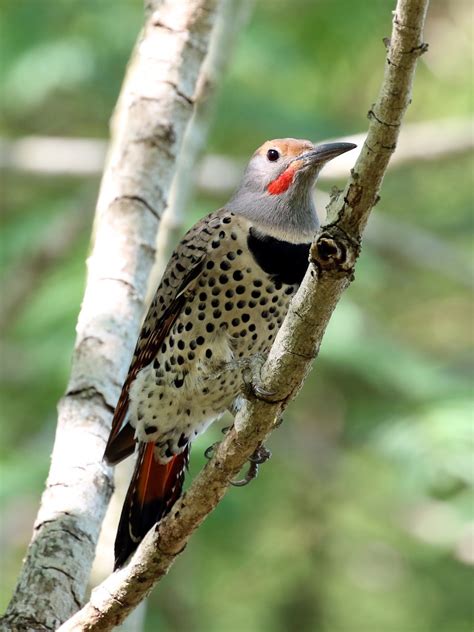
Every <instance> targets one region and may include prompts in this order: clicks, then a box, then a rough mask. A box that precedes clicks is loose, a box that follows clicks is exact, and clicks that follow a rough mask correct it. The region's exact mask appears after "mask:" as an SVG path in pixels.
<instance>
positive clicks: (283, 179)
mask: <svg viewBox="0 0 474 632" xmlns="http://www.w3.org/2000/svg"><path fill="white" fill-rule="evenodd" d="M294 176H295V170H294V169H293V168H292V167H288V169H286V170H285V171H284V172H283V173H282V174H281V175H279V176H278V178H276V179H275V180H273V182H270V184H269V185H268V187H267V191H268V192H269V193H270V195H279V194H280V193H284V192H285V191H286V190H287V189H288V187H289V186H290V185H291V183H292V182H293V178H294Z"/></svg>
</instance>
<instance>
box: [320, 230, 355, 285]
mask: <svg viewBox="0 0 474 632" xmlns="http://www.w3.org/2000/svg"><path fill="white" fill-rule="evenodd" d="M359 251H360V243H359V242H358V241H355V240H354V239H351V238H350V237H349V236H348V235H347V234H346V233H345V232H344V231H343V230H342V229H341V228H339V227H338V226H336V225H332V226H328V227H327V228H326V229H325V230H323V232H322V233H321V234H320V235H319V236H318V237H317V238H316V240H315V242H314V243H313V245H312V246H311V254H310V258H311V262H312V263H313V264H314V265H316V266H317V267H318V268H319V269H321V270H327V271H329V270H331V271H339V272H344V273H347V272H352V270H353V268H354V265H355V262H356V260H357V257H358V256H359Z"/></svg>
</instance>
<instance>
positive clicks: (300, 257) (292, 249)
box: [247, 228, 311, 285]
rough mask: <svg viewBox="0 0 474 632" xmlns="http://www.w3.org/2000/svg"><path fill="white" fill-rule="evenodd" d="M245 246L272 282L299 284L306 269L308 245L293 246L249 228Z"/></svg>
mask: <svg viewBox="0 0 474 632" xmlns="http://www.w3.org/2000/svg"><path fill="white" fill-rule="evenodd" d="M247 245H248V247H249V249H250V252H251V253H252V255H253V258H254V259H255V261H256V262H257V263H258V265H259V266H260V267H261V268H262V270H263V271H264V272H266V273H267V274H268V275H269V276H270V277H271V278H272V280H273V281H275V282H277V283H284V284H286V285H293V284H300V283H301V281H302V280H303V277H304V275H305V273H306V270H307V268H308V257H309V248H310V246H311V244H310V243H307V244H304V243H303V244H293V243H291V242H289V241H283V240H281V239H276V238H275V237H271V236H270V235H265V234H263V233H260V232H259V231H257V230H255V229H254V228H251V229H250V230H249V233H248V236H247Z"/></svg>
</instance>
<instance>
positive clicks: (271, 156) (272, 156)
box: [267, 149, 280, 162]
mask: <svg viewBox="0 0 474 632" xmlns="http://www.w3.org/2000/svg"><path fill="white" fill-rule="evenodd" d="M279 157H280V154H279V153H278V152H277V150H276V149H269V150H268V151H267V158H268V160H270V161H271V162H275V160H278V158H279Z"/></svg>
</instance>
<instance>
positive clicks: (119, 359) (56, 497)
mask: <svg viewBox="0 0 474 632" xmlns="http://www.w3.org/2000/svg"><path fill="white" fill-rule="evenodd" d="M216 4H217V0H187V2H175V1H174V0H163V2H158V0H153V1H152V2H150V3H149V6H150V9H151V10H150V12H149V18H148V21H147V23H146V25H145V29H144V32H143V34H142V37H141V38H140V39H139V42H138V45H137V48H136V52H135V56H134V58H133V60H132V63H131V64H130V67H129V69H128V72H127V76H126V78H125V82H124V85H123V87H122V91H121V95H120V99H119V102H118V106H117V110H116V112H115V116H114V123H113V131H114V142H113V145H112V148H111V151H110V154H109V159H108V163H107V168H106V171H105V173H104V177H103V180H102V185H101V190H100V195H99V200H98V205H97V212H96V225H95V243H94V248H93V252H92V255H91V257H90V259H89V261H88V279H87V287H86V292H85V295H84V301H83V304H82V309H81V313H80V316H79V321H78V325H77V340H76V345H75V350H74V355H73V365H72V370H71V377H70V381H69V384H68V387H67V392H66V395H65V396H64V398H63V399H62V401H61V402H60V404H59V416H58V427H57V432H56V439H55V445H54V450H53V455H52V462H51V468H50V472H49V475H48V480H47V483H46V489H45V492H44V493H43V496H42V499H41V506H40V510H39V513H38V516H37V519H36V522H35V525H34V533H33V538H32V541H31V543H30V546H29V549H28V553H27V556H26V560H25V562H24V565H23V568H22V570H21V574H20V577H19V580H18V584H17V586H16V589H15V592H14V595H13V597H12V600H11V602H10V605H9V607H8V609H7V612H6V615H5V617H4V618H3V621H2V629H3V630H11V629H14V630H35V631H38V630H53V629H56V628H57V627H58V625H60V624H61V623H62V622H63V621H65V620H66V619H67V618H68V617H70V616H71V615H72V613H73V612H75V611H76V610H77V609H78V608H79V607H80V606H81V603H82V602H83V600H84V596H85V590H86V585H87V580H88V577H89V573H90V568H91V564H92V560H93V556H94V552H95V545H96V542H97V537H98V532H99V527H100V524H101V522H102V519H103V516H104V512H105V509H106V506H107V503H108V500H109V498H110V494H111V492H112V487H113V484H112V471H111V469H110V468H109V467H107V466H106V465H105V463H104V462H103V461H102V454H103V450H104V445H105V441H106V439H107V434H108V430H109V428H110V420H111V414H112V411H113V408H114V405H115V402H116V401H117V397H118V393H119V389H120V385H121V383H122V379H123V377H124V374H125V370H126V368H127V366H128V363H129V360H130V356H131V353H132V349H133V345H134V343H135V340H136V337H137V332H138V327H139V324H140V322H141V318H142V311H143V300H144V296H145V292H146V283H147V278H148V274H149V271H150V268H151V266H152V264H153V259H154V252H155V238H156V232H157V229H158V224H159V218H160V215H161V213H162V212H163V209H164V207H165V204H166V199H167V195H168V191H169V187H170V184H171V179H172V176H173V171H174V164H175V160H176V156H177V153H178V149H179V146H180V143H181V141H182V138H183V135H184V130H185V126H186V124H187V122H188V120H189V118H190V116H191V114H192V110H193V102H194V92H195V87H196V81H197V77H198V74H199V70H200V67H201V64H202V61H203V59H204V56H205V53H206V50H207V46H208V41H209V35H210V31H211V27H212V24H213V21H214V17H215V9H216ZM157 7H159V8H158V9H157Z"/></svg>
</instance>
